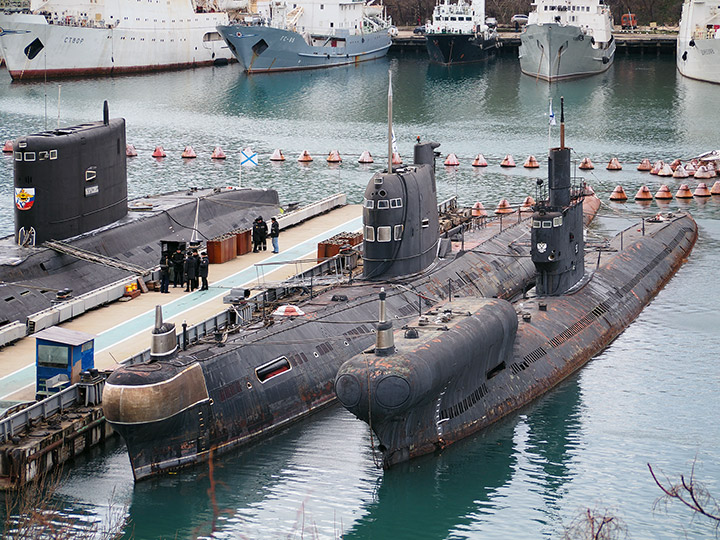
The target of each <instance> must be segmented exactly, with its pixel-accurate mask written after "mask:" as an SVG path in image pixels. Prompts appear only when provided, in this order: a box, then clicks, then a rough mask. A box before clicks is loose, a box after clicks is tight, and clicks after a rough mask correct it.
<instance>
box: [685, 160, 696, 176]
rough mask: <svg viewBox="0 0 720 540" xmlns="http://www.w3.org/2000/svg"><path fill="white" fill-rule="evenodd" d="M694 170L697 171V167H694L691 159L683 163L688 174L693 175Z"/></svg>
mask: <svg viewBox="0 0 720 540" xmlns="http://www.w3.org/2000/svg"><path fill="white" fill-rule="evenodd" d="M695 171H697V167H695V165H694V164H693V162H692V161H691V162H690V163H688V164H687V165H685V172H686V173H688V176H695Z"/></svg>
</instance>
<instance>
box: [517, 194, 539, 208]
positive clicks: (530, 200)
mask: <svg viewBox="0 0 720 540" xmlns="http://www.w3.org/2000/svg"><path fill="white" fill-rule="evenodd" d="M533 206H535V199H533V198H532V197H531V196H530V195H528V196H527V197H525V200H524V201H523V203H522V206H521V207H520V211H521V212H532V210H533Z"/></svg>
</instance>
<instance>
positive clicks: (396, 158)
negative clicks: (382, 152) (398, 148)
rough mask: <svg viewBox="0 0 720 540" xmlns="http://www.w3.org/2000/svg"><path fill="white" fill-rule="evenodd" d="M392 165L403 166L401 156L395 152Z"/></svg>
mask: <svg viewBox="0 0 720 540" xmlns="http://www.w3.org/2000/svg"><path fill="white" fill-rule="evenodd" d="M392 164H393V165H402V158H401V157H400V154H398V153H397V152H393V155H392Z"/></svg>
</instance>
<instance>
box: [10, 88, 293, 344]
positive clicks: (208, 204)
mask: <svg viewBox="0 0 720 540" xmlns="http://www.w3.org/2000/svg"><path fill="white" fill-rule="evenodd" d="M125 148H126V139H125V120H124V119H123V118H113V119H111V118H110V114H109V108H108V104H107V102H105V104H104V109H103V119H102V120H101V121H96V122H87V123H83V124H79V125H76V126H70V127H63V128H58V129H54V130H50V131H43V132H39V133H35V134H31V135H25V136H21V137H19V138H17V139H16V140H15V141H14V142H13V156H12V158H13V162H14V194H15V195H14V202H15V208H14V212H15V216H14V217H15V231H14V234H13V235H11V236H8V237H6V238H3V239H0V295H1V296H0V298H2V299H3V302H0V304H2V309H0V345H2V344H5V343H7V342H9V341H12V339H17V338H18V337H22V336H24V335H25V334H26V333H32V332H33V331H36V330H40V329H42V328H44V327H47V326H51V325H53V324H58V323H59V322H61V321H62V320H65V319H68V318H71V317H73V316H77V315H79V314H80V313H82V312H83V311H86V310H88V309H91V308H93V307H96V306H98V305H102V304H105V303H107V302H109V301H112V300H115V299H117V298H119V297H120V296H122V294H123V292H124V283H126V282H129V281H132V280H133V279H137V278H138V277H140V278H145V279H152V273H153V270H154V269H156V268H157V266H158V263H159V261H160V256H161V250H162V249H163V244H161V242H162V241H165V244H164V245H165V246H176V245H183V246H189V245H190V243H191V242H192V241H193V239H194V238H195V239H199V240H200V241H202V242H204V241H205V240H207V239H211V238H214V237H216V236H219V235H222V234H225V233H227V232H229V231H232V230H237V229H248V228H251V226H252V222H253V220H254V219H255V218H256V217H257V216H258V215H259V214H261V215H263V217H267V218H269V217H270V216H272V215H276V214H277V213H278V212H279V208H280V203H279V198H278V194H277V192H276V191H275V190H264V189H227V188H225V187H223V188H189V189H186V190H182V191H176V192H172V193H164V194H158V195H155V194H153V195H148V196H146V197H142V198H140V199H136V200H130V201H129V200H128V189H127V165H126V159H127V158H126V156H125ZM195 223H197V226H196V225H195ZM173 250H174V248H173Z"/></svg>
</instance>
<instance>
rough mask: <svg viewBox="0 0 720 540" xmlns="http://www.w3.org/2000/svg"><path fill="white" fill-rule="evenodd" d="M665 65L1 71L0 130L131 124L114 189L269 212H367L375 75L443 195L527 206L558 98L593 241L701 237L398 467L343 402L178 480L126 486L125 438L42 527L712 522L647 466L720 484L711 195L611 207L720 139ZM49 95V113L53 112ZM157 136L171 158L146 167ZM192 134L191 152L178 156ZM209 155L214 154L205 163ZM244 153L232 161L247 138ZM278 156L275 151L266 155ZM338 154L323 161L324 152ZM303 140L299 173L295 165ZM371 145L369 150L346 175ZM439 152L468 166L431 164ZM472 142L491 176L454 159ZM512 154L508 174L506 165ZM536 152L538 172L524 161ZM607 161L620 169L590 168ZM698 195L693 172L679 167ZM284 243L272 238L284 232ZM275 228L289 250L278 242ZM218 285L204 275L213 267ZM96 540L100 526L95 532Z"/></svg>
mask: <svg viewBox="0 0 720 540" xmlns="http://www.w3.org/2000/svg"><path fill="white" fill-rule="evenodd" d="M674 62H675V61H674V57H671V56H654V55H646V56H640V55H630V56H623V55H618V56H617V58H616V61H615V64H614V65H613V66H612V67H611V68H610V70H609V71H608V72H606V73H604V74H601V75H598V76H594V77H591V78H586V79H581V80H577V81H567V82H561V83H557V84H553V85H548V84H547V83H545V82H543V81H536V80H535V79H533V78H532V77H528V76H526V75H522V74H521V73H520V67H519V63H518V61H517V59H516V58H513V57H512V56H501V57H499V58H498V59H497V61H495V62H492V63H490V64H487V65H479V66H458V67H453V68H450V69H448V68H444V67H439V66H433V65H430V64H428V62H427V59H426V58H425V57H424V56H423V55H420V54H417V55H416V54H414V53H410V54H407V53H406V54H402V55H400V54H398V55H391V56H389V57H388V58H386V59H383V60H380V61H376V62H370V63H366V64H360V65H358V66H354V67H343V68H335V69H331V70H324V71H322V70H321V71H317V72H308V73H281V74H273V75H261V76H250V77H248V76H246V75H244V74H243V73H242V72H241V70H240V69H239V67H238V66H237V65H231V66H226V67H220V68H203V69H197V70H190V71H181V72H171V73H161V74H148V75H140V76H129V77H116V78H98V79H85V80H73V81H63V82H62V83H61V85H62V86H61V88H60V87H59V84H58V83H57V82H53V83H49V82H48V83H43V82H37V83H29V84H28V83H22V84H18V83H12V82H11V80H10V77H9V76H8V74H7V73H6V72H0V118H2V122H0V137H1V138H2V139H3V140H5V139H14V138H16V137H18V136H21V135H23V134H27V133H31V132H37V131H41V130H44V129H54V128H55V127H57V125H58V116H59V118H60V122H59V123H60V125H61V126H66V125H72V124H77V123H81V122H87V121H94V120H100V119H101V118H102V102H103V100H105V99H107V100H108V102H109V106H110V113H111V116H112V117H116V116H121V117H124V118H125V119H126V121H127V140H128V142H129V143H132V144H134V145H135V147H136V148H137V150H138V154H139V155H138V157H136V158H131V159H129V160H128V173H129V192H130V196H131V197H142V196H143V195H146V194H152V193H157V192H162V191H167V190H172V189H179V188H187V187H189V186H208V185H215V186H226V185H238V184H240V185H244V186H254V187H267V188H274V189H277V190H278V191H279V193H280V196H281V200H282V201H283V202H284V203H290V202H300V203H307V202H311V201H313V200H316V199H319V198H321V197H323V196H325V195H327V194H328V193H331V192H335V191H342V192H345V193H347V195H348V199H349V201H350V202H354V203H359V202H360V201H361V200H362V193H363V191H364V188H365V184H366V183H367V181H368V179H369V178H370V176H371V175H372V174H373V172H375V171H377V170H380V169H381V168H382V167H383V163H386V162H387V124H386V116H387V99H386V97H387V80H388V76H387V74H388V70H391V71H392V73H393V82H394V87H393V93H394V105H393V112H394V131H395V135H396V137H397V144H398V149H399V153H400V155H401V157H402V158H403V159H404V160H405V161H406V162H410V161H411V160H412V146H413V144H414V142H415V140H416V137H420V138H421V139H422V140H434V141H437V142H439V143H441V146H440V148H439V150H440V151H441V153H442V159H441V160H439V161H438V166H437V178H438V191H439V197H440V198H441V199H445V198H448V197H452V196H457V197H458V199H459V200H460V202H461V203H462V204H472V203H474V202H476V201H481V202H483V204H484V205H485V206H486V207H487V208H492V207H494V206H495V205H496V204H497V202H498V200H499V199H500V198H502V197H505V198H508V199H509V200H510V201H511V202H520V201H522V199H523V198H524V197H525V196H526V195H533V196H534V195H535V189H536V182H537V179H538V178H545V175H546V162H547V158H546V156H547V148H548V144H550V145H553V146H556V145H557V144H558V140H559V127H552V128H550V130H551V131H550V138H549V136H548V130H549V123H548V112H549V102H550V99H552V102H553V106H554V111H555V114H556V116H557V118H558V119H559V116H560V97H561V96H563V97H564V101H565V120H566V142H567V144H568V146H571V147H573V159H574V160H575V161H576V162H577V163H579V161H580V159H581V158H582V157H585V156H589V157H590V158H591V159H592V160H593V162H594V163H595V166H596V168H595V170H594V171H586V172H585V174H584V176H585V178H586V180H587V181H588V183H589V184H590V185H592V187H593V188H594V189H595V191H596V193H597V194H598V196H599V197H600V198H601V199H602V201H603V203H604V204H603V206H602V208H601V211H600V215H599V217H598V218H597V219H596V221H595V222H594V223H593V224H592V225H591V227H590V230H589V233H588V240H589V241H591V242H592V241H594V240H599V239H601V238H603V237H606V236H608V235H611V234H615V233H616V232H618V231H620V230H622V229H623V228H625V227H628V226H629V225H631V224H632V223H633V222H635V221H637V220H638V219H639V218H640V217H643V216H644V217H648V216H651V215H653V214H655V213H657V212H658V211H659V210H660V209H662V210H663V211H667V210H669V211H675V210H678V209H682V210H687V211H689V212H691V213H692V215H693V216H694V217H695V219H696V220H697V221H698V224H699V226H700V234H699V239H698V242H697V244H696V246H695V249H694V251H693V252H692V254H691V256H690V258H689V259H688V261H687V262H686V263H685V265H684V266H683V267H682V268H681V269H680V271H679V272H678V273H677V275H676V276H675V277H674V278H673V279H672V280H671V281H670V282H669V283H668V285H667V286H666V287H665V288H664V289H663V290H662V291H661V292H660V293H659V294H658V296H657V297H656V298H655V299H654V301H653V302H652V303H651V304H650V305H649V306H648V307H647V308H646V309H645V311H643V313H642V314H641V315H640V317H639V318H638V319H637V320H636V321H635V322H634V323H633V324H632V325H631V326H630V327H629V328H628V329H627V330H626V331H625V332H624V333H623V334H621V335H620V336H619V337H618V339H616V340H615V341H614V342H613V343H612V344H611V345H610V346H609V347H608V348H607V349H606V350H605V351H603V352H602V353H601V354H600V355H599V356H597V357H596V358H595V359H593V360H592V361H591V362H590V363H589V364H587V365H586V366H585V367H584V368H583V369H581V370H580V371H579V372H578V373H576V374H575V375H574V376H572V377H570V378H569V379H568V380H566V381H565V382H563V383H562V384H561V385H559V386H558V387H557V388H555V389H554V390H552V391H551V392H549V393H548V394H546V395H545V396H544V397H542V398H541V399H539V400H537V401H536V402H534V403H532V404H531V405H529V406H527V407H525V408H523V409H521V410H520V411H518V412H516V413H513V414H511V415H509V416H508V417H507V418H505V419H504V420H502V421H501V422H499V423H497V424H496V425H494V426H492V427H490V428H489V429H487V430H485V431H483V432H482V433H480V434H478V435H476V436H474V437H471V438H468V439H466V440H464V441H462V442H460V443H457V444H455V445H452V446H451V447H449V448H447V449H446V450H444V451H443V452H442V453H439V454H437V455H433V456H427V457H424V458H421V459H418V460H415V461H413V462H411V463H408V464H405V465H402V466H399V467H397V468H395V469H392V470H390V471H385V472H384V471H382V470H381V469H378V468H377V466H376V465H377V458H378V456H376V455H375V454H374V452H373V446H372V445H373V438H372V437H371V436H370V433H369V430H368V428H367V426H366V425H365V424H364V423H362V422H360V421H359V420H356V419H354V418H353V417H352V416H351V415H350V414H349V413H347V412H346V411H345V410H344V409H343V408H341V407H337V406H335V407H331V408H329V409H326V410H325V411H323V412H322V413H320V414H317V415H315V416H314V417H312V418H311V419H309V420H308V421H305V422H302V423H299V424H296V425H294V426H292V427H291V428H289V429H287V430H286V431H284V432H282V433H281V434H279V435H277V436H275V437H272V438H270V439H268V440H265V441H262V442H260V443H258V444H256V445H253V446H251V447H249V448H246V449H243V450H240V451H237V452H234V453H232V454H229V455H224V456H221V457H219V458H217V459H214V460H213V462H212V464H211V465H210V466H208V465H202V466H199V467H196V468H193V469H190V470H187V471H181V472H178V473H176V474H170V475H166V476H164V477H161V478H157V479H152V480H149V481H144V482H141V483H139V484H137V485H134V483H133V480H132V472H131V469H130V465H129V462H128V458H127V455H126V453H125V451H124V447H123V444H122V442H121V441H119V440H117V439H115V440H113V441H110V442H108V443H106V444H105V445H104V446H103V447H101V448H99V449H97V450H96V451H94V452H93V453H92V454H90V455H87V456H83V457H81V458H78V459H76V460H75V462H74V464H73V466H71V467H69V468H67V469H66V471H65V475H66V476H65V478H64V480H63V481H62V483H61V484H60V485H59V487H58V489H57V490H56V492H55V494H54V496H53V501H52V503H53V506H54V507H56V508H57V515H55V516H53V519H54V520H57V522H60V521H64V522H66V523H68V524H69V526H70V527H71V528H72V529H73V530H74V534H76V535H80V534H84V533H87V534H89V535H90V536H92V532H91V531H93V530H96V529H102V528H103V527H105V526H106V524H107V523H108V522H113V523H120V524H122V525H121V528H122V531H123V534H124V537H126V538H140V539H148V538H181V539H184V538H252V539H255V538H320V539H324V538H341V537H342V538H347V539H399V538H413V539H415V538H427V539H435V538H470V539H480V538H482V539H507V538H513V539H528V540H530V539H537V538H561V537H562V536H563V533H564V531H565V529H566V528H567V527H570V526H571V525H572V523H573V522H574V521H575V520H576V519H577V518H578V516H582V515H583V513H584V512H585V511H586V510H587V509H588V508H589V509H595V510H598V511H600V512H602V513H607V514H609V515H612V516H615V517H616V520H617V521H618V522H621V523H622V524H623V525H624V527H625V529H626V530H627V537H628V538H631V539H681V538H682V539H706V538H712V537H714V535H715V534H716V529H715V528H714V525H713V523H711V522H710V521H708V520H707V519H705V518H703V517H701V516H693V514H692V513H691V512H690V511H689V510H688V509H686V508H684V507H682V506H680V505H678V504H677V503H674V504H669V505H665V504H664V503H662V502H660V503H659V504H658V499H659V497H660V496H661V495H662V493H661V491H660V490H659V488H658V487H657V485H655V483H654V481H653V479H652V477H651V475H650V472H649V470H648V464H649V465H651V466H652V467H653V469H654V470H655V471H657V472H658V473H659V475H658V476H659V478H661V479H663V480H664V479H665V478H666V477H667V478H668V479H669V480H670V481H678V480H679V476H680V475H681V474H683V475H685V476H686V477H688V476H689V475H690V473H691V471H692V470H693V467H694V475H695V478H696V480H697V481H700V482H702V483H703V484H704V486H705V487H706V488H707V489H708V491H709V492H710V493H712V494H713V495H715V496H716V497H720V463H719V462H718V460H717V455H716V449H717V448H718V447H720V430H719V429H718V428H717V425H716V419H715V416H714V406H715V405H716V404H717V402H716V401H715V400H716V399H717V398H718V382H719V381H720V364H719V363H718V362H717V358H718V357H719V356H720V344H719V342H718V340H717V339H716V336H715V332H716V331H717V329H718V328H720V315H718V311H717V306H716V304H717V302H716V298H717V293H716V287H715V284H714V280H715V279H716V278H717V277H716V276H717V267H718V264H720V198H717V197H713V198H709V199H707V200H698V199H694V200H691V201H689V202H687V203H682V202H679V201H677V200H673V201H672V202H670V203H669V204H667V205H664V206H663V207H662V208H659V207H658V205H657V203H655V202H653V203H651V204H650V205H647V206H643V205H639V204H636V203H634V202H632V201H630V202H627V203H625V204H614V203H610V202H609V200H608V197H609V194H610V192H611V191H612V189H613V188H614V187H615V186H616V185H617V184H622V185H623V186H624V188H625V190H626V192H627V193H628V195H629V196H630V198H631V199H632V196H633V195H634V194H635V192H636V191H637V190H638V188H639V187H640V186H641V185H643V184H646V185H648V187H649V188H650V190H651V191H652V192H653V193H654V192H655V191H657V189H658V187H659V186H660V184H661V183H666V184H668V186H669V187H670V190H671V191H672V192H673V193H674V192H675V191H676V190H677V188H678V187H679V185H680V183H681V181H678V180H674V179H672V178H667V179H661V178H658V177H657V176H651V175H649V174H648V173H642V172H638V171H637V170H636V167H637V164H638V162H639V161H640V160H641V159H643V158H646V157H647V158H649V159H650V160H651V161H653V162H654V161H656V160H659V159H663V160H665V161H672V160H673V159H674V158H681V159H689V158H691V157H694V156H695V155H697V154H700V153H702V152H705V151H708V150H712V149H716V148H718V147H720V136H719V131H718V128H717V119H716V116H715V114H716V112H715V111H716V110H717V108H718V105H720V95H719V94H718V87H717V86H715V85H711V84H707V83H702V82H697V81H691V80H688V79H684V78H682V77H681V76H680V75H679V74H677V72H676V71H675V63H674ZM58 97H59V104H58ZM156 145H162V146H164V148H165V150H166V152H167V154H168V155H167V157H166V158H164V159H160V160H157V159H154V158H152V157H150V154H151V153H152V150H153V149H154V147H155V146H156ZM186 145H192V146H193V147H194V149H195V151H196V153H197V154H198V158H197V159H194V160H183V159H181V158H180V154H181V152H182V150H183V148H184V146H186ZM216 145H220V146H222V148H223V149H224V151H225V152H226V154H228V159H227V160H224V161H213V160H211V159H210V153H211V152H212V150H213V147H214V146H216ZM246 147H250V148H251V149H252V150H253V151H255V152H257V153H258V157H259V165H258V166H257V167H252V168H249V167H244V168H243V169H242V173H241V174H240V172H239V164H240V157H239V151H240V150H241V149H243V148H246ZM276 148H280V149H282V150H283V152H284V154H285V156H286V157H287V161H286V162H284V163H271V162H270V161H269V156H270V154H271V153H272V151H273V150H274V149H276ZM332 149H337V150H339V152H340V155H341V156H342V158H343V162H342V163H341V164H338V165H329V164H328V163H327V162H326V161H325V158H326V156H327V154H328V152H329V151H330V150H332ZM303 150H308V151H309V152H310V154H311V155H312V156H313V157H314V161H313V162H312V163H311V164H300V163H298V162H297V157H298V156H299V155H300V153H301V152H302V151H303ZM363 150H370V152H371V153H372V155H373V156H374V157H375V160H376V162H375V163H374V164H372V165H359V164H358V163H357V158H358V156H359V154H360V153H361V152H362V151H363ZM450 152H453V153H455V154H456V155H457V156H458V158H459V160H460V166H459V167H455V168H447V167H444V166H443V165H442V160H444V158H445V156H446V155H447V154H448V153H450ZM478 153H482V154H484V156H485V157H486V159H487V161H488V162H489V166H488V167H487V168H473V167H471V165H470V163H471V162H472V159H473V158H474V157H475V155H476V154H478ZM506 154H511V155H512V156H513V157H514V159H515V161H516V162H517V163H518V167H516V168H513V169H501V168H500V166H499V163H500V161H501V160H502V158H503V157H504V156H505V155H506ZM529 154H534V155H535V156H536V157H537V158H538V160H540V162H541V168H540V169H536V170H531V169H524V168H523V167H522V163H523V162H524V161H525V158H526V157H527V156H528V155H529ZM612 157H617V158H618V159H619V160H620V161H621V162H622V163H623V170H622V171H617V172H612V171H607V170H606V169H605V165H606V164H607V163H608V161H609V160H610V159H611V158H612ZM12 159H13V158H12V156H11V155H5V156H2V157H0V173H1V174H2V180H1V181H0V197H1V199H2V200H4V201H5V204H3V205H2V206H1V207H0V232H2V233H3V235H8V234H12V230H13V229H12V216H13V210H12V209H13V180H12V174H13V173H12ZM687 180H688V182H687V183H688V184H689V185H690V187H691V189H694V187H695V186H696V185H697V181H694V180H693V179H692V178H689V179H687ZM281 238H282V237H281ZM281 241H282V240H281ZM211 279H212V276H211ZM98 537H99V536H98Z"/></svg>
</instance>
